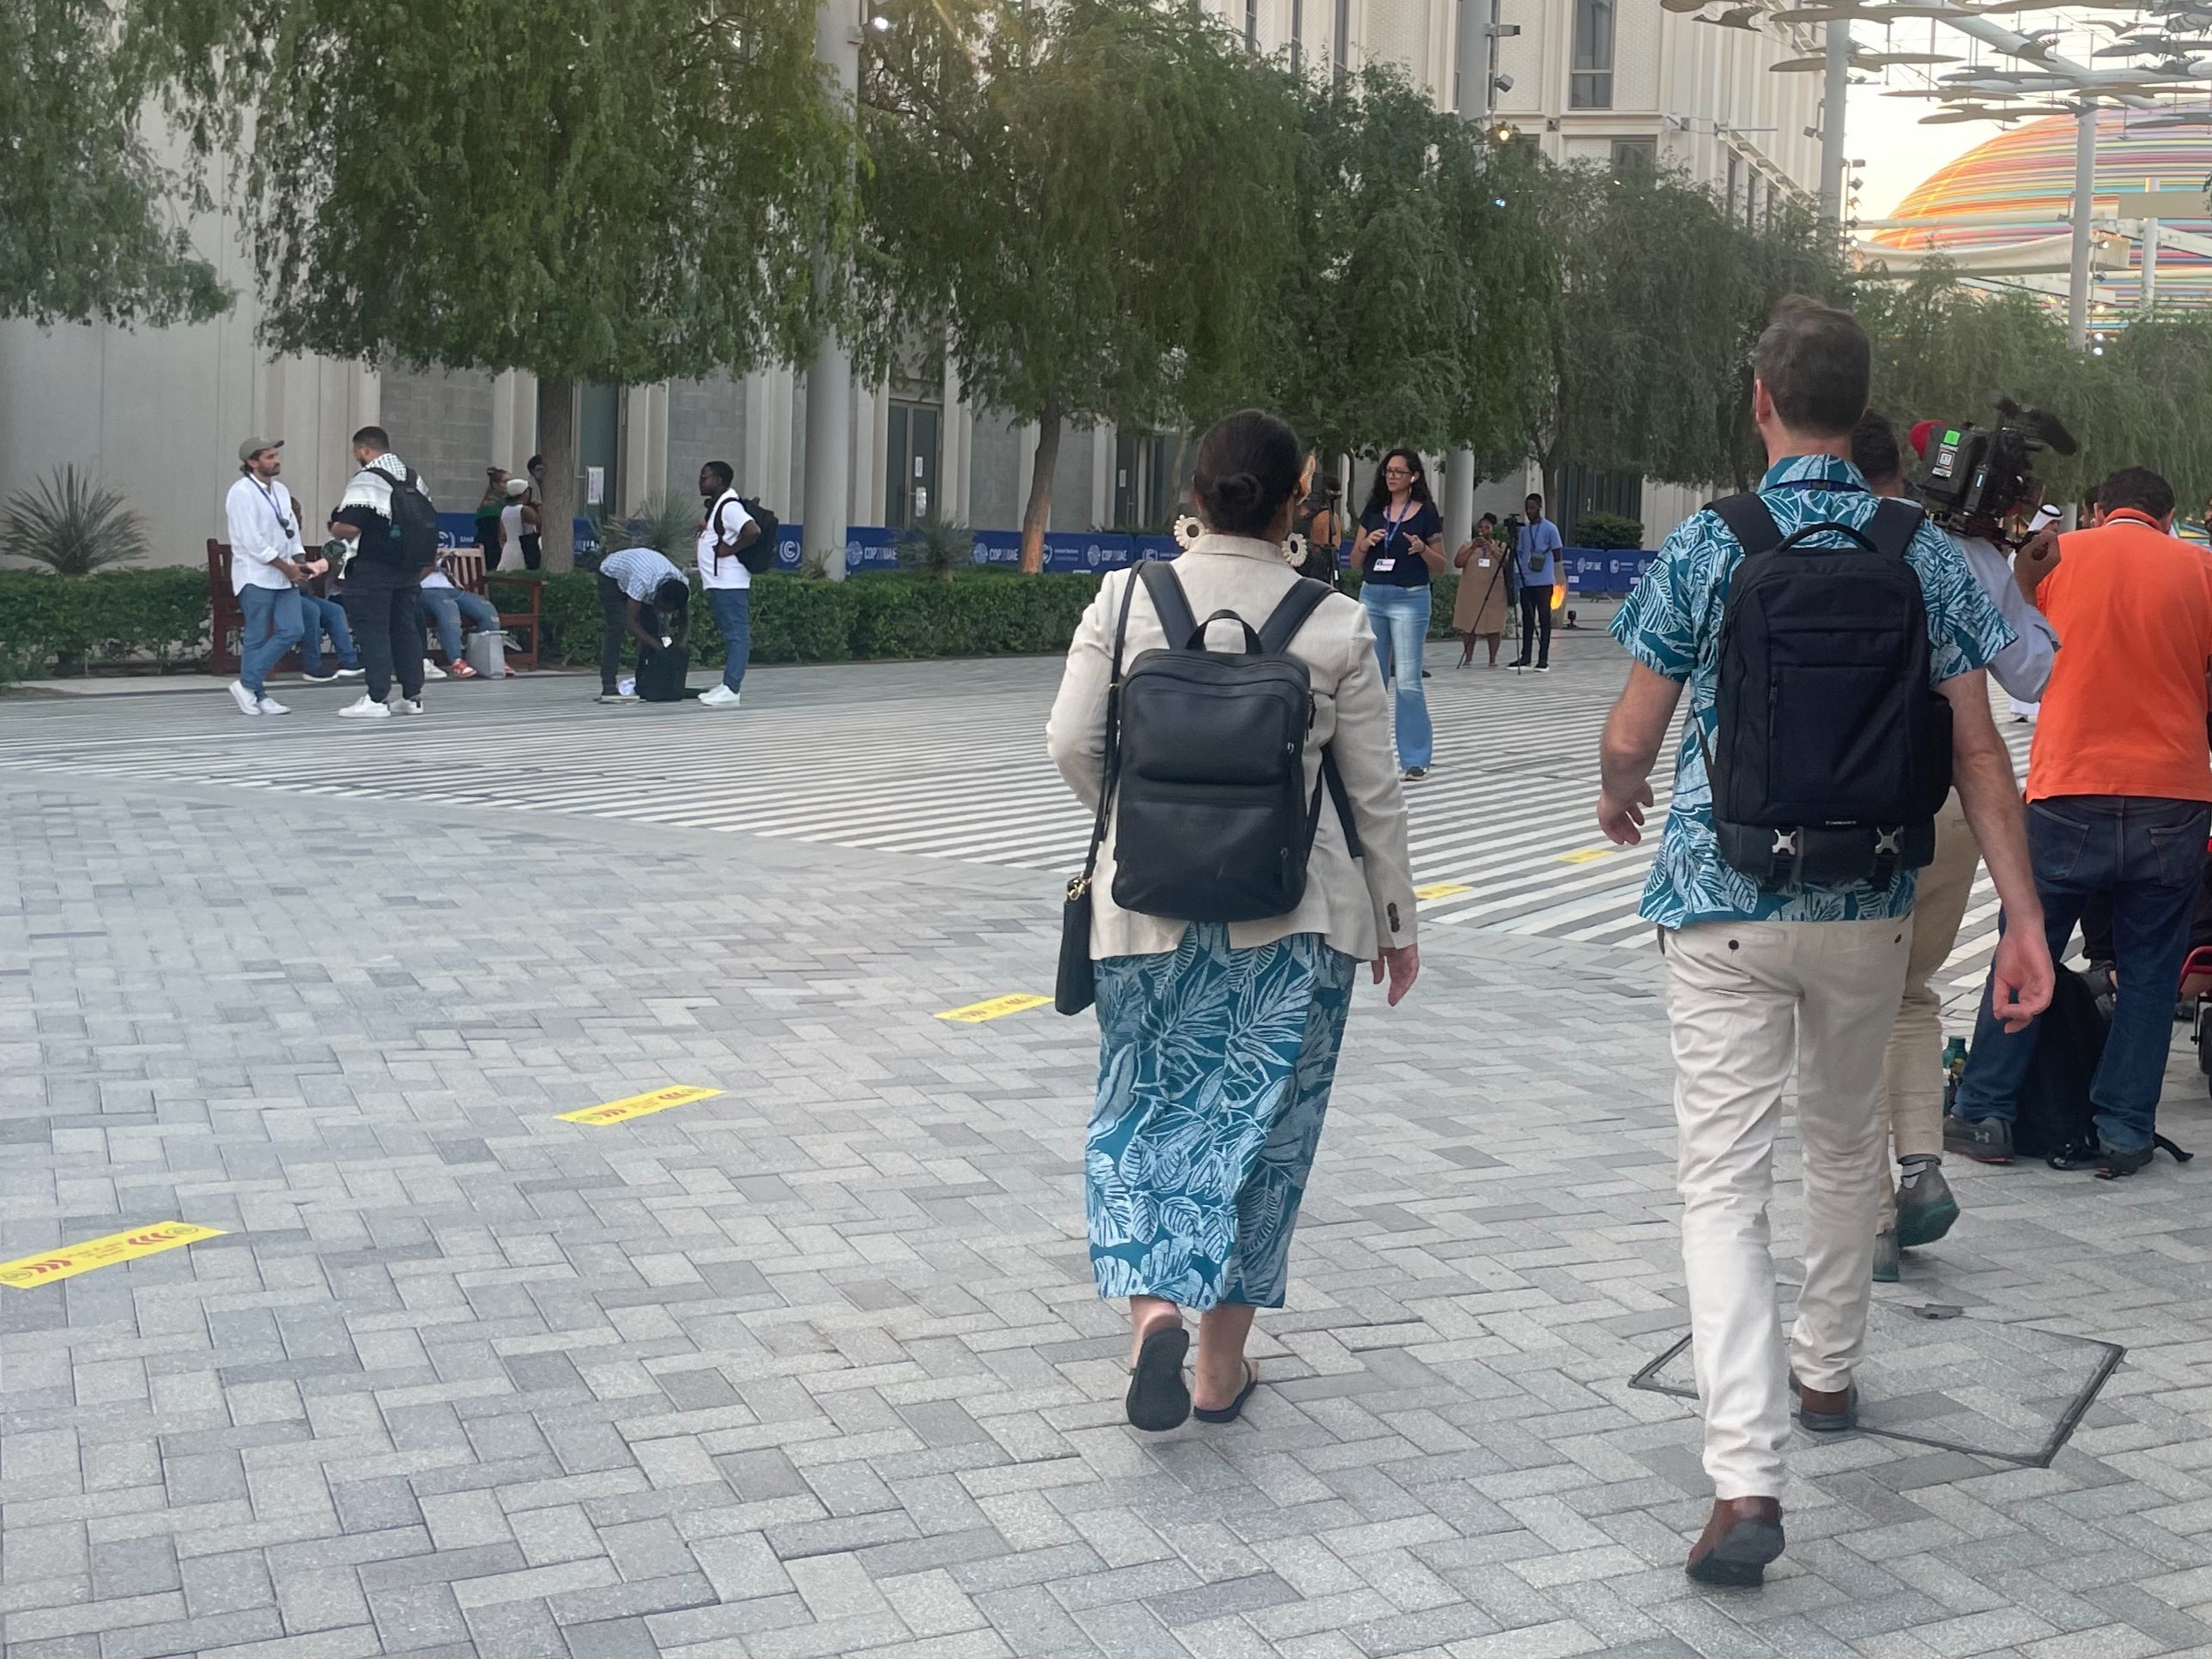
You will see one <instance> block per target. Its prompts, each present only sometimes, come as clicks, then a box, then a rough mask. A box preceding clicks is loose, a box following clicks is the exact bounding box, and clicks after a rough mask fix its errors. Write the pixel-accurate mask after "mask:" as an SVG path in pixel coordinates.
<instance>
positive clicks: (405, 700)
mask: <svg viewBox="0 0 2212 1659" xmlns="http://www.w3.org/2000/svg"><path fill="white" fill-rule="evenodd" d="M392 713H393V714H421V713H422V698H420V697H406V696H395V697H393V698H392Z"/></svg>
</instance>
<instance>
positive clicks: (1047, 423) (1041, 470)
mask: <svg viewBox="0 0 2212 1659" xmlns="http://www.w3.org/2000/svg"><path fill="white" fill-rule="evenodd" d="M1058 465H1060V401H1059V399H1058V398H1046V399H1045V404H1044V407H1043V408H1042V410H1039V411H1038V412H1037V447H1036V461H1035V462H1034V463H1033V464H1032V465H1030V500H1029V505H1028V506H1027V507H1024V508H1023V509H1022V570H1023V573H1024V574H1026V575H1031V576H1034V575H1036V574H1037V573H1038V572H1039V571H1041V570H1042V569H1043V568H1044V532H1045V526H1047V525H1048V524H1049V523H1050V522H1051V521H1052V475H1053V471H1054V468H1056V467H1057V466H1058Z"/></svg>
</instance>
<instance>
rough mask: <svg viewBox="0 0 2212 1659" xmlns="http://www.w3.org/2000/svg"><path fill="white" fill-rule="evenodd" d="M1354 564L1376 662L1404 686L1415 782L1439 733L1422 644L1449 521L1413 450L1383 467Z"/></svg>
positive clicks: (1401, 754)
mask: <svg viewBox="0 0 2212 1659" xmlns="http://www.w3.org/2000/svg"><path fill="white" fill-rule="evenodd" d="M1352 564H1353V565H1354V566H1355V567H1356V568H1358V571H1359V578H1360V586H1359V602H1360V603H1361V604H1362V605H1365V606H1366V607H1367V619H1368V621H1369V622H1370V623H1371V624H1372V625H1373V627H1374V629H1375V657H1376V661H1377V662H1378V663H1379V664H1380V665H1381V666H1382V669H1383V678H1384V679H1385V680H1389V681H1393V682H1395V686H1396V692H1397V695H1396V699H1395V702H1396V713H1397V719H1396V726H1397V734H1398V764H1399V765H1400V766H1401V767H1402V768H1404V769H1405V775H1406V776H1407V778H1408V779H1409V780H1418V779H1420V778H1425V777H1426V776H1428V775H1429V763H1430V761H1431V759H1432V758H1433V757H1434V750H1435V744H1436V732H1435V728H1434V727H1433V726H1431V724H1430V721H1429V702H1428V697H1427V696H1426V695H1425V693H1424V692H1423V690H1422V689H1421V644H1422V641H1425V640H1426V639H1427V638H1428V636H1429V603H1430V599H1431V594H1430V587H1429V578H1430V577H1431V575H1432V574H1434V573H1436V572H1437V571H1439V570H1442V569H1443V568H1444V520H1443V514H1442V513H1438V512H1437V504H1436V501H1434V499H1433V498H1431V495H1430V494H1429V479H1428V471H1427V469H1426V468H1425V467H1424V466H1423V465H1421V458H1420V457H1419V455H1416V454H1415V453H1413V451H1412V450H1410V449H1394V450H1392V451H1390V453H1388V454H1387V455H1385V456H1383V465H1381V466H1380V467H1378V468H1377V469H1376V473H1375V483H1374V485H1373V487H1372V488H1371V489H1369V490H1368V492H1367V506H1366V509H1365V510H1364V512H1362V513H1360V515H1359V535H1358V539H1357V540H1355V541H1354V542H1353V543H1352Z"/></svg>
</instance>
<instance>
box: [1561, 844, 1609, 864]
mask: <svg viewBox="0 0 2212 1659" xmlns="http://www.w3.org/2000/svg"><path fill="white" fill-rule="evenodd" d="M1612 856H1613V848H1610V847H1577V848H1575V850H1574V851H1573V852H1571V853H1562V854H1559V863H1561V864H1595V863H1596V862H1597V861H1598V860H1600V859H1607V858H1611V857H1612Z"/></svg>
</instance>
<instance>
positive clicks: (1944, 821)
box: [1876, 789, 1982, 1231]
mask: <svg viewBox="0 0 2212 1659" xmlns="http://www.w3.org/2000/svg"><path fill="white" fill-rule="evenodd" d="M1981 863H1982V849H1981V848H1979V847H1978V845H1976V844H1975V841H1974V832H1973V830H1972V829H1971V828H1970V827H1969V826H1968V825H1967V823H1966V808H1965V807H1964V806H1962V805H1960V804H1959V792H1958V791H1957V790H1955V789H1954V790H1953V791H1952V792H1951V798H1950V799H1948V800H1947V801H1945V802H1944V803H1943V810H1942V811H1940V812H1938V813H1937V814H1936V859H1935V861H1934V862H1933V863H1932V864H1930V865H1929V866H1928V867H1927V868H1926V869H1925V870H1923V871H1922V872H1920V881H1919V884H1918V886H1917V888H1916V889H1915V890H1914V897H1913V901H1912V954H1911V956H1910V957H1907V958H1906V960H1905V998H1904V1000H1903V1001H1902V1002H1900V1003H1899V1005H1898V1010H1897V1024H1896V1025H1895V1027H1894V1028H1893V1030H1891V1032H1890V1034H1889V1048H1888V1049H1887V1052H1885V1053H1884V1054H1883V1055H1882V1060H1881V1110H1882V1121H1883V1123H1884V1125H1885V1126H1886V1127H1887V1131H1888V1139H1889V1154H1890V1157H1891V1158H1894V1159H1897V1160H1898V1161H1899V1162H1902V1161H1903V1160H1905V1158H1940V1157H1942V1153H1943V995H1942V992H1940V991H1938V990H1937V989H1936V986H1935V978H1936V971H1937V970H1938V969H1941V968H1942V966H1943V962H1944V958H1946V957H1948V956H1949V955H1950V954H1951V947H1952V946H1953V945H1956V944H1957V943H1958V942H1959V924H1960V922H1961V921H1964V920H1965V919H1966V898H1967V896H1968V895H1969V894H1971V893H1972V891H1973V889H1974V872H1975V871H1977V870H1978V869H1979V868H1981ZM1876 1225H1877V1226H1878V1227H1879V1228H1880V1229H1881V1230H1884V1231H1887V1229H1889V1228H1892V1227H1894V1226H1895V1225H1897V1184H1896V1183H1895V1182H1893V1181H1891V1180H1890V1179H1889V1178H1888V1171H1887V1169H1885V1170H1884V1171H1883V1178H1882V1183H1881V1218H1880V1220H1879V1222H1878V1223H1877V1224H1876Z"/></svg>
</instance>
